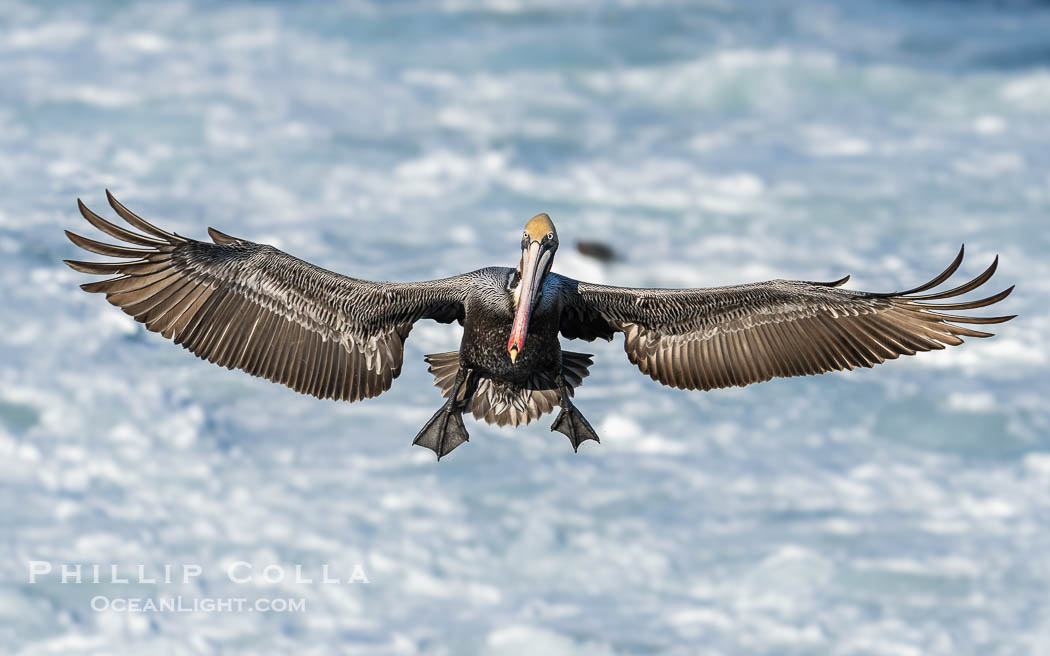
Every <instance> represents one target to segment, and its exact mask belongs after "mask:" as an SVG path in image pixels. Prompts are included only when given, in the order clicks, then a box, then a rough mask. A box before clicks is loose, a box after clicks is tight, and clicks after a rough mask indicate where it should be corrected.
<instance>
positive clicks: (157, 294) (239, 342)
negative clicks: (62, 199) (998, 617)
mask: <svg viewBox="0 0 1050 656" xmlns="http://www.w3.org/2000/svg"><path fill="white" fill-rule="evenodd" d="M106 196H107V198H108V199H109V203H110V205H111V206H112V207H113V210H114V211H115V212H116V213H117V214H118V215H120V217H121V218H123V219H124V220H125V221H127V223H128V224H129V225H130V226H131V227H132V228H136V229H137V230H138V231H141V232H136V231H133V230H128V229H126V228H123V227H120V226H118V225H114V224H112V223H109V222H108V221H105V220H104V219H102V218H101V217H100V216H98V215H97V214H95V213H93V212H92V211H91V210H89V209H88V208H87V207H85V206H84V204H83V203H81V202H80V201H79V200H78V201H77V202H78V204H79V206H80V212H81V214H83V215H84V218H85V219H87V220H88V222H89V223H91V224H92V225H93V226H95V227H96V228H98V229H99V230H101V231H102V232H105V233H106V234H108V235H110V236H112V237H115V238H117V239H119V240H121V241H123V242H128V243H130V244H133V245H134V246H133V247H132V246H127V245H121V246H115V245H111V244H106V243H102V242H97V241H94V240H91V239H86V238H84V237H81V236H79V235H76V234H73V233H71V232H68V231H67V232H66V235H68V237H69V239H70V240H72V242H73V243H74V244H76V245H77V246H80V247H81V248H83V249H85V250H88V251H91V252H93V253H98V254H100V255H108V256H111V257H115V258H122V259H124V260H126V261H109V262H76V261H70V260H67V261H66V264H68V265H69V266H70V267H72V268H73V269H76V270H77V271H82V272H84V273H92V274H116V277H115V278H110V279H108V280H102V281H99V282H92V283H87V284H84V285H81V287H82V288H83V289H84V290H85V291H88V292H101V293H104V294H105V295H106V300H108V301H109V302H110V303H112V304H113V305H116V306H117V307H119V308H121V309H122V310H124V312H126V313H128V314H130V315H131V316H133V317H134V318H135V320H136V321H139V322H141V323H143V324H145V325H146V328H148V329H149V330H152V331H154V332H158V333H160V334H162V335H163V336H164V337H167V338H169V339H172V340H174V342H175V343H176V344H180V345H182V347H183V348H186V349H189V350H190V351H192V352H193V353H194V354H196V355H197V356H199V357H201V358H204V359H205V360H208V361H209V362H214V363H216V364H219V365H222V366H225V367H227V368H230V369H232V368H235V367H236V368H238V369H242V370H244V371H247V372H248V373H250V374H252V375H253V376H261V377H263V378H267V379H269V380H272V381H274V382H278V383H282V384H284V385H287V386H288V387H291V388H292V389H294V390H295V391H297V392H302V393H304V394H310V395H313V396H316V397H318V398H332V399H342V400H347V401H357V400H359V399H364V398H370V397H373V396H377V395H378V394H381V393H382V392H384V391H386V390H387V389H389V388H390V385H391V383H392V381H393V379H394V378H397V376H398V375H399V374H400V373H401V361H402V356H403V344H404V340H405V337H406V336H407V335H408V333H409V331H410V330H411V329H412V324H413V323H414V322H415V321H418V320H419V319H423V318H430V319H435V320H438V321H442V322H445V323H447V322H451V321H454V320H456V319H460V320H461V319H462V316H463V299H464V296H465V294H466V292H467V290H468V281H467V280H466V278H467V277H468V276H466V275H465V276H458V277H454V278H447V279H444V280H433V281H427V282H418V283H378V282H369V281H365V280H356V279H354V278H348V277H346V276H342V275H339V274H337V273H332V272H331V271H326V270H324V269H322V268H320V267H316V266H313V265H312V264H309V263H308V262H304V261H302V260H300V259H297V258H295V257H292V256H291V255H288V254H287V253H284V252H282V251H280V250H278V249H276V248H273V247H272V246H267V245H265V244H256V243H253V242H250V241H247V240H244V239H237V238H235V237H231V236H229V235H225V234H223V233H221V232H219V231H217V230H214V229H212V228H209V229H208V232H209V234H210V235H211V237H212V239H213V241H214V242H215V243H207V242H201V241H196V240H194V239H188V238H186V237H182V236H180V235H176V234H173V233H170V232H167V231H164V230H161V229H160V228H157V227H156V226H154V225H152V224H150V223H147V222H146V221H145V220H143V219H142V218H140V217H138V216H136V215H135V214H134V213H132V212H131V211H130V210H128V209H127V208H126V207H124V206H123V205H122V204H120V202H118V201H117V199H116V198H114V197H113V196H112V194H110V193H109V191H107V192H106Z"/></svg>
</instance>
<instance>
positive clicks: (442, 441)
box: [412, 406, 470, 460]
mask: <svg viewBox="0 0 1050 656" xmlns="http://www.w3.org/2000/svg"><path fill="white" fill-rule="evenodd" d="M469 440H470V435H468V434H467V429H466V427H465V426H464V425H463V415H462V414H460V413H459V412H449V411H448V410H447V408H446V407H444V406H443V407H442V408H441V409H440V410H438V411H437V413H435V414H434V416H433V417H431V418H430V421H428V422H427V423H426V426H423V429H422V430H421V431H419V433H418V434H417V435H416V439H414V440H413V441H412V444H417V445H419V446H422V447H426V448H428V449H430V450H431V451H433V452H434V453H436V454H437V457H438V460H441V458H442V457H443V456H446V455H448V454H449V453H451V452H452V450H453V449H455V448H456V447H457V446H459V445H460V444H463V443H464V442H467V441H469Z"/></svg>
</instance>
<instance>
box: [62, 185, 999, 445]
mask: <svg viewBox="0 0 1050 656" xmlns="http://www.w3.org/2000/svg"><path fill="white" fill-rule="evenodd" d="M106 196H107V198H108V199H109V204H110V205H111V206H112V208H113V210H114V212H116V214H117V215H118V216H120V217H121V218H122V219H124V220H125V221H126V222H127V223H128V225H129V226H130V227H131V228H134V229H135V230H129V229H127V228H124V227H121V226H119V225H116V224H114V223H110V222H109V221H106V220H105V219H103V218H102V217H100V216H98V215H97V214H95V213H94V212H92V211H91V210H89V209H88V208H87V207H85V206H84V204H83V203H82V202H80V201H79V200H78V201H77V203H78V206H79V208H80V212H81V214H83V216H84V218H85V219H87V221H88V222H89V223H90V224H91V225H93V226H95V227H96V228H98V229H99V230H101V231H102V232H104V233H106V234H108V235H109V236H111V237H114V238H116V239H118V240H120V241H122V242H127V243H129V244H132V246H127V245H121V246H117V245H112V244H108V243H103V242H99V241H94V240H92V239H87V238H85V237H81V236H80V235H76V234H73V233H72V232H69V231H67V232H66V235H67V236H68V237H69V239H70V240H72V241H73V243H74V244H76V245H77V246H79V247H81V248H83V249H85V250H88V251H91V252H92V253H98V254H99V255H105V256H109V257H114V258H120V260H124V261H107V262H78V261H72V260H67V261H66V264H68V265H69V266H70V267H72V268H73V269H76V270H77V271H81V272H84V273H89V274H103V275H115V276H116V277H113V278H109V279H108V280H102V281H98V282H91V283H87V284H84V285H81V287H82V288H83V289H84V290H85V291H88V292H101V293H104V294H105V295H106V300H108V301H109V302H110V303H112V304H113V305H116V306H117V307H119V308H121V309H122V310H124V312H126V313H127V314H129V315H131V316H133V317H134V318H135V320H136V321H139V322H141V323H143V324H145V326H146V328H147V329H149V330H151V331H153V332H157V333H160V334H161V335H163V336H164V337H166V338H168V339H171V340H173V341H174V342H175V343H176V344H179V345H181V346H182V347H183V348H185V349H188V350H189V351H191V352H192V353H194V354H195V355H197V356H198V357H200V358H203V359H205V360H208V361H209V362H214V363H215V364H218V365H222V366H225V367H227V368H228V369H233V368H237V369H242V370H244V371H246V372H248V373H249V374H251V375H253V376H261V377H263V378H266V379H269V380H271V381H274V382H278V383H282V384H284V385H287V386H288V387H290V388H292V389H293V390H295V391H297V392H301V393H303V394H310V395H312V396H316V397H318V398H321V399H339V400H344V401H358V400H360V399H367V398H371V397H373V396H377V395H379V394H381V393H383V392H384V391H386V390H388V389H390V385H391V383H392V382H393V380H394V379H395V378H397V377H398V375H399V374H400V373H401V361H402V356H403V354H404V342H405V338H406V337H408V334H409V332H410V331H411V330H412V326H413V324H415V323H416V322H417V321H419V320H420V319H432V320H434V321H438V322H441V323H451V322H453V321H455V322H458V323H459V324H460V325H461V326H463V339H462V341H461V342H460V347H459V350H458V351H453V352H451V353H437V354H433V355H427V356H425V360H426V362H428V363H429V365H430V371H431V373H433V375H434V379H435V384H436V385H437V386H438V387H439V388H440V389H441V393H442V394H443V395H444V397H445V399H446V400H445V403H444V405H443V406H442V407H441V409H439V410H438V411H437V412H436V413H435V414H434V416H433V417H432V418H431V419H430V421H428V422H427V423H426V425H425V426H424V427H423V428H422V430H420V431H419V434H418V435H416V438H415V441H414V444H418V445H420V446H423V447H426V448H428V449H431V450H433V451H434V453H436V454H437V457H438V458H439V459H440V458H441V457H442V456H444V455H446V454H448V453H449V452H450V451H452V450H453V449H455V448H456V447H457V446H459V445H460V444H462V443H463V442H466V441H467V439H468V435H467V430H466V428H465V427H464V425H463V418H462V415H463V414H464V413H465V412H468V411H470V412H472V413H473V415H474V417H475V418H476V419H478V420H484V421H486V422H488V423H490V424H498V425H500V426H506V425H511V426H520V425H522V424H528V423H529V422H531V421H533V420H534V419H538V418H539V417H540V416H541V415H544V414H546V413H549V412H551V411H553V410H554V409H555V408H558V410H559V413H558V416H557V418H556V419H555V420H554V424H553V425H552V426H551V430H555V431H558V432H560V433H564V434H565V435H566V436H568V438H569V440H570V441H571V442H572V447H573V449H574V450H576V449H579V447H580V444H581V443H583V442H584V441H587V440H594V441H595V442H597V441H598V435H597V434H596V433H595V431H594V428H593V427H592V426H591V424H590V423H589V422H588V421H587V420H586V419H585V418H584V416H583V415H582V414H581V413H580V411H579V410H578V409H577V408H576V406H575V405H574V404H573V402H572V397H573V392H574V390H575V388H577V387H579V385H580V384H581V383H582V381H583V379H584V378H585V377H586V376H587V375H588V371H589V368H590V366H591V364H592V361H591V356H590V355H587V354H584V353H575V352H572V351H563V350H562V348H561V343H560V338H563V337H564V338H566V339H583V340H587V341H593V340H595V339H596V338H599V337H600V338H602V339H605V340H611V339H612V338H613V336H614V335H615V334H616V333H623V335H624V349H625V350H626V351H627V357H628V359H630V361H631V362H632V363H633V364H635V365H636V366H637V367H638V368H639V369H640V370H641V371H642V373H644V374H647V375H648V376H649V377H650V378H652V379H653V380H655V381H657V382H659V383H662V384H664V385H669V386H671V387H677V388H679V389H688V390H696V389H701V390H711V389H716V388H722V387H730V386H743V385H748V384H750V383H757V382H761V381H766V380H769V379H770V378H774V377H789V376H806V375H812V374H819V373H824V372H828V371H836V370H842V369H853V368H854V367H871V366H873V365H876V364H879V363H881V362H884V361H886V360H893V359H895V358H897V357H898V356H900V355H913V354H915V353H916V352H917V351H929V350H931V349H943V348H944V347H945V346H946V345H947V346H956V345H958V344H962V342H963V340H962V338H963V337H990V336H991V333H986V332H981V331H978V330H974V329H972V328H967V327H965V326H963V325H960V324H995V323H1001V322H1004V321H1008V320H1009V319H1012V318H1013V316H1000V317H974V316H969V315H963V314H954V312H956V311H959V310H971V309H975V308H981V307H985V306H988V305H992V304H993V303H997V302H999V301H1001V300H1003V299H1004V298H1006V297H1007V295H1009V294H1010V292H1011V291H1012V290H1013V287H1010V288H1008V289H1006V290H1004V291H1002V292H1000V293H998V294H995V295H994V296H989V297H988V298H984V299H980V300H974V301H965V302H951V303H931V302H930V301H934V300H940V299H948V298H952V297H955V296H959V295H960V294H964V293H966V292H969V291H972V290H974V289H977V288H978V287H980V286H981V285H983V284H984V283H985V282H987V281H988V279H989V278H991V277H992V274H993V273H995V269H996V266H997V264H998V257H996V259H995V261H994V262H992V265H991V266H990V267H988V269H987V270H986V271H985V272H984V273H982V274H981V275H979V276H977V277H976V278H974V279H973V280H971V281H969V282H967V283H965V284H962V285H959V286H957V287H953V288H951V289H948V290H945V291H939V292H938V291H931V290H933V289H934V288H935V287H937V286H939V285H940V284H941V283H943V282H945V281H946V280H948V278H950V277H951V276H952V274H954V273H955V271H956V270H957V269H958V268H959V264H960V263H961V262H962V258H963V249H959V255H958V256H957V257H956V258H955V260H954V261H953V262H952V263H951V265H950V266H949V267H948V268H947V269H945V270H944V272H943V273H941V274H940V275H938V276H937V277H935V278H934V279H933V280H931V281H929V282H927V283H926V284H924V285H919V286H918V287H915V288H914V289H909V290H907V291H902V292H893V293H888V294H879V293H871V292H859V291H852V290H848V289H842V288H841V285H843V284H844V283H845V282H846V281H847V280H848V279H849V276H846V277H845V278H842V279H840V280H835V281H833V282H802V281H796V280H773V281H770V282H759V283H751V284H746V285H736V286H731V287H712V288H707V289H641V288H627V287H608V286H605V285H596V284H593V283H589V282H581V281H579V280H573V279H572V278H568V277H565V276H562V275H559V274H557V273H553V272H552V271H551V267H552V265H553V263H554V255H555V253H556V252H557V251H558V232H557V230H555V229H554V223H553V222H552V221H551V219H550V217H549V216H547V215H546V214H537V215H536V216H534V217H532V218H531V219H529V221H528V223H526V224H525V230H524V232H523V234H522V236H521V260H520V261H519V262H518V265H517V267H514V268H505V267H489V268H485V269H478V270H477V271H473V272H471V273H464V274H461V275H458V276H452V277H451V278H443V279H441V280H428V281H424V282H402V283H392V282H371V281H367V280H358V279H356V278H350V277H347V276H344V275H341V274H338V273H333V272H331V271H327V270H325V269H322V268H320V267H316V266H314V265H312V264H310V263H308V262H304V261H303V260H300V259H297V258H295V257H292V256H291V255H288V254H287V253H284V252H282V251H280V250H278V249H276V248H274V247H272V246H267V245H265V244H257V243H254V242H251V241H248V240H246V239H239V238H237V237H231V236H230V235H227V234H224V233H222V232H219V231H218V230H215V229H214V228H208V234H209V235H210V236H211V239H212V242H213V243H208V242H205V241H197V240H195V239H189V238H187V237H183V236H181V235H177V234H174V233H171V232H167V231H165V230H162V229H160V228H158V227H156V226H154V225H153V224H151V223H148V222H146V221H145V220H144V219H142V218H140V217H139V216H138V215H136V214H134V213H133V212H131V211H130V210H129V209H128V208H126V207H124V205H122V204H121V203H120V202H119V201H117V199H116V198H114V197H113V195H112V194H110V193H109V191H108V190H107V191H106Z"/></svg>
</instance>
